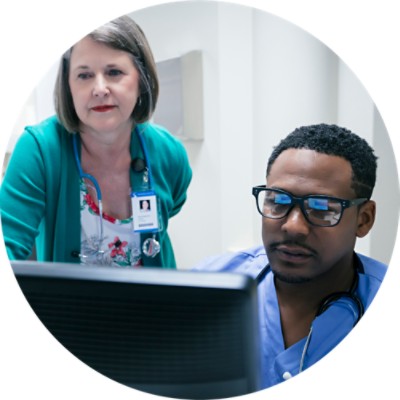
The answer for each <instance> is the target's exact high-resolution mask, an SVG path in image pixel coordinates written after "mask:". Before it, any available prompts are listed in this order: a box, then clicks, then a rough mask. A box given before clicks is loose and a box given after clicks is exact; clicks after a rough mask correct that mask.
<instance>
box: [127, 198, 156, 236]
mask: <svg viewBox="0 0 400 400" xmlns="http://www.w3.org/2000/svg"><path fill="white" fill-rule="evenodd" d="M131 201H132V214H133V230H134V231H135V232H139V233H140V232H158V230H159V225H158V210H157V196H156V194H155V193H154V192H153V191H147V192H136V193H132V195H131Z"/></svg>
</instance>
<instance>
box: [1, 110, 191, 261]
mask: <svg viewBox="0 0 400 400" xmlns="http://www.w3.org/2000/svg"><path fill="white" fill-rule="evenodd" d="M138 127H139V129H141V131H142V132H143V138H144V140H145V142H146V147H147V152H148V157H149V160H148V162H150V165H151V169H152V173H153V186H154V189H155V191H156V193H157V196H158V198H159V202H160V208H161V218H162V225H163V230H162V231H161V232H160V233H159V238H158V240H159V241H160V244H161V252H160V253H159V255H158V256H156V257H154V258H149V257H146V256H145V255H142V257H143V264H144V265H145V266H162V267H165V268H175V267H176V263H175V257H174V252H173V249H172V245H171V242H170V239H169V237H168V234H167V227H168V220H169V218H171V217H173V216H174V215H176V214H177V213H178V212H179V211H180V209H181V207H182V205H183V204H184V202H185V201H186V190H187V188H188V186H189V183H190V181H191V178H192V171H191V168H190V165H189V162H188V157H187V154H186V151H185V149H184V147H183V145H182V144H181V142H179V141H178V140H177V139H176V138H174V137H173V136H172V135H171V134H169V133H168V132H167V131H166V130H165V129H164V128H162V127H160V126H156V125H153V124H149V123H146V124H141V125H139V126H138ZM131 155H132V159H134V158H136V157H141V158H143V154H142V151H141V146H140V143H139V140H138V138H137V135H136V134H132V138H131ZM79 180H80V177H79V173H78V169H77V166H76V162H75V159H74V153H73V146H72V137H71V134H70V133H68V132H67V131H66V130H65V129H64V127H63V126H62V125H61V124H60V123H59V122H58V120H57V118H56V117H55V116H54V117H51V118H49V119H47V120H45V121H43V122H42V123H40V124H38V125H35V126H29V127H26V128H25V131H24V132H23V134H22V135H21V137H20V138H19V140H18V142H17V144H16V146H15V149H14V151H13V154H12V156H11V158H10V161H9V165H8V167H7V170H6V174H5V176H4V179H3V182H2V185H1V188H0V208H1V209H0V211H1V221H2V229H3V236H4V240H5V245H6V250H7V254H8V257H9V258H10V259H11V260H23V259H27V258H28V257H29V256H30V255H31V252H32V248H33V246H34V242H35V240H36V243H35V244H36V253H37V256H36V257H37V259H38V260H39V261H53V262H75V263H76V262H79V258H78V257H77V256H76V254H77V253H79V252H80V237H81V228H80V203H79ZM142 182H143V177H142V174H141V173H136V172H133V171H131V185H132V188H133V190H141V189H142V187H141V186H142ZM149 236H150V235H149V234H147V235H146V234H142V235H141V239H142V243H143V240H145V239H146V238H147V237H149Z"/></svg>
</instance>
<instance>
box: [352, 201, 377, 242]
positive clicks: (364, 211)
mask: <svg viewBox="0 0 400 400" xmlns="http://www.w3.org/2000/svg"><path fill="white" fill-rule="evenodd" d="M375 212H376V203H375V202H374V201H372V200H368V201H367V202H366V203H364V204H363V205H362V206H361V207H360V209H359V211H358V217H357V218H358V219H357V232H356V234H357V237H359V238H362V237H364V236H366V235H367V234H368V232H369V231H370V230H371V228H372V227H373V225H374V222H375Z"/></svg>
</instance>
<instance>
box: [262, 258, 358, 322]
mask: <svg viewBox="0 0 400 400" xmlns="http://www.w3.org/2000/svg"><path fill="white" fill-rule="evenodd" d="M269 271H272V270H271V266H270V264H269V263H268V264H267V265H266V266H265V267H264V268H263V269H262V270H261V271H260V272H259V273H258V274H257V276H256V277H255V280H256V281H257V284H260V283H261V281H262V280H263V279H264V278H265V276H266V275H267V273H268V272H269ZM363 272H364V268H363V266H362V263H361V261H360V260H359V259H358V258H356V268H355V276H354V280H353V282H352V285H351V288H350V289H349V290H348V291H341V292H335V293H332V294H330V295H328V296H326V297H325V298H324V299H322V301H321V303H320V305H319V307H318V310H317V312H316V314H315V317H318V316H320V315H321V314H322V313H324V312H325V311H326V310H327V309H328V308H329V307H330V306H331V305H332V304H333V303H334V302H337V301H339V300H341V299H348V300H350V301H351V302H353V303H354V304H355V306H356V308H357V318H356V321H355V322H354V324H353V326H355V325H356V324H357V323H358V321H359V320H360V319H361V317H362V316H363V315H364V311H365V308H364V304H363V303H362V301H361V299H360V298H359V297H358V296H357V294H356V291H357V288H358V282H359V276H358V274H359V273H363Z"/></svg>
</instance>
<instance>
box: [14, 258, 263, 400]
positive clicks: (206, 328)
mask: <svg viewBox="0 0 400 400" xmlns="http://www.w3.org/2000/svg"><path fill="white" fill-rule="evenodd" d="M11 264H12V268H13V271H14V273H15V276H16V278H17V281H18V283H19V285H20V287H21V289H22V291H23V293H24V295H25V297H26V299H27V301H28V302H29V304H30V305H31V307H32V309H33V311H34V312H35V313H36V314H37V316H38V318H39V319H40V320H41V321H42V323H43V324H44V325H45V326H46V327H47V329H48V330H49V331H50V332H51V333H52V334H53V336H54V337H55V338H56V339H57V340H58V341H59V342H60V343H61V344H62V345H63V346H64V347H65V348H66V349H68V350H69V351H70V352H71V353H72V354H74V355H75V356H76V357H77V358H79V359H80V360H81V361H83V362H84V363H86V364H87V365H89V366H90V367H92V368H93V369H94V370H96V371H98V372H99V373H101V374H103V375H105V376H107V377H109V378H111V379H113V380H115V381H117V382H119V383H121V384H124V385H126V386H129V387H132V388H135V389H138V390H141V391H143V392H148V393H152V394H156V395H161V396H167V397H173V398H185V399H217V398H227V397H232V396H239V395H243V394H247V393H252V392H254V391H257V390H259V381H260V376H259V374H260V353H261V352H260V345H259V334H258V308H257V285H256V282H255V281H254V280H253V279H251V278H250V277H248V276H245V275H239V274H233V273H214V272H198V271H187V270H168V269H161V268H139V269H122V268H113V267H99V266H84V265H76V264H64V263H40V262H32V261H13V262H12V263H11Z"/></svg>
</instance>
